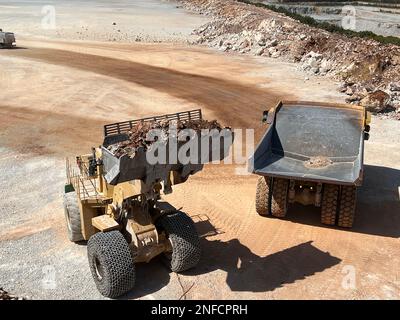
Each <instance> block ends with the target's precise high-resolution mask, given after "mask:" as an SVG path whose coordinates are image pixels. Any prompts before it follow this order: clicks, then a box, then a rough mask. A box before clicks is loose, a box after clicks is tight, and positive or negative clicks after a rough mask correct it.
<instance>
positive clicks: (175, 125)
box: [107, 120, 222, 158]
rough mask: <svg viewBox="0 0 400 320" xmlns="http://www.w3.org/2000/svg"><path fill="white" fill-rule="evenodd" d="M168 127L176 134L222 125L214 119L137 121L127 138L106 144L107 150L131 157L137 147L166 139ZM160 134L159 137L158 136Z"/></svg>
mask: <svg viewBox="0 0 400 320" xmlns="http://www.w3.org/2000/svg"><path fill="white" fill-rule="evenodd" d="M170 129H173V130H174V132H176V134H177V135H179V133H180V132H182V130H185V129H191V130H194V131H196V132H197V133H200V132H201V130H203V129H208V130H213V129H217V130H219V131H220V130H222V126H221V125H220V124H219V123H218V122H217V121H216V120H213V121H208V120H185V121H180V120H161V121H147V122H143V121H141V122H138V123H137V124H136V125H134V126H133V128H132V129H131V130H130V131H128V139H127V140H125V141H122V142H119V143H115V144H112V145H110V146H108V148H107V149H108V150H109V151H110V152H111V153H112V154H114V155H115V156H116V157H118V158H119V157H121V156H123V155H125V154H127V155H128V156H129V157H131V158H133V157H134V156H135V154H136V152H137V150H138V149H139V148H142V149H143V150H144V151H146V150H147V149H148V148H149V147H150V146H151V145H152V144H153V143H154V141H156V140H157V139H162V140H165V141H166V140H167V139H168V135H169V134H170V132H171V131H170ZM151 130H157V132H155V133H157V137H153V136H152V135H151ZM160 135H161V137H160Z"/></svg>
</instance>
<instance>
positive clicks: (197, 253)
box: [157, 211, 201, 272]
mask: <svg viewBox="0 0 400 320" xmlns="http://www.w3.org/2000/svg"><path fill="white" fill-rule="evenodd" d="M157 224H158V225H159V227H160V228H161V229H162V230H163V231H165V233H166V236H167V237H168V239H169V241H170V243H171V246H172V252H169V253H168V252H166V253H165V260H164V261H165V262H166V264H167V266H168V267H169V268H170V269H171V270H172V271H173V272H182V271H185V270H188V269H191V268H193V267H195V266H196V265H197V264H198V263H199V261H200V257H201V248H200V239H199V236H198V234H197V231H196V228H195V226H194V223H193V220H192V219H191V218H190V217H188V216H187V215H186V214H185V213H183V212H181V211H177V212H175V213H172V214H166V215H163V216H162V217H160V218H159V220H158V221H157Z"/></svg>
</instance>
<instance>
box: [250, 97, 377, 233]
mask: <svg viewBox="0 0 400 320" xmlns="http://www.w3.org/2000/svg"><path fill="white" fill-rule="evenodd" d="M262 119H263V122H264V123H265V124H266V126H267V129H266V131H265V134H264V135H263V137H262V139H261V141H260V142H259V144H258V146H257V147H256V148H255V151H254V154H253V155H252V157H251V158H250V162H249V168H250V171H251V172H252V173H255V174H257V175H259V176H260V177H259V178H258V182H257V187H256V202H255V203H256V211H257V213H258V214H259V215H261V216H273V217H278V218H283V217H285V216H286V213H287V211H288V209H289V207H290V206H291V205H292V204H293V203H300V204H302V205H314V206H316V207H320V208H321V223H322V224H326V225H337V226H339V227H346V228H350V227H352V226H353V222H354V216H355V212H356V191H357V190H356V188H357V187H358V186H361V184H362V180H363V156H364V140H365V139H368V137H369V133H368V132H369V130H370V126H369V124H370V121H371V116H370V114H369V112H367V111H365V108H363V107H361V106H355V105H349V104H329V103H318V102H302V101H286V102H279V103H278V105H277V106H276V107H275V108H272V109H270V110H268V111H264V113H263V118H262Z"/></svg>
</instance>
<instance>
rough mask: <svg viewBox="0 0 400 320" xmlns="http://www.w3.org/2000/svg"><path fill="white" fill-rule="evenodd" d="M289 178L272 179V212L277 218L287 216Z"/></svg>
mask: <svg viewBox="0 0 400 320" xmlns="http://www.w3.org/2000/svg"><path fill="white" fill-rule="evenodd" d="M288 190H289V180H287V179H280V178H274V179H273V180H272V198H271V214H272V215H273V216H274V217H277V218H283V217H285V216H286V212H287V207H288V205H287V204H288V198H287V195H288Z"/></svg>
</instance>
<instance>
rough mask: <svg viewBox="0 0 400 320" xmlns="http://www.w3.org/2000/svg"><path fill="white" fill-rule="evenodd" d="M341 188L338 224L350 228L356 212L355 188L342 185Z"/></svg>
mask: <svg viewBox="0 0 400 320" xmlns="http://www.w3.org/2000/svg"><path fill="white" fill-rule="evenodd" d="M341 189H342V190H341V193H340V205H339V215H338V226H339V227H343V228H351V227H352V226H353V222H354V216H355V214H356V202H357V188H356V187H355V186H342V188H341Z"/></svg>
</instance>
